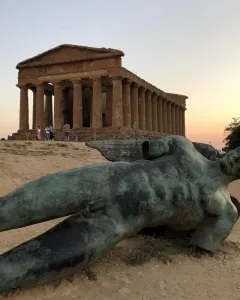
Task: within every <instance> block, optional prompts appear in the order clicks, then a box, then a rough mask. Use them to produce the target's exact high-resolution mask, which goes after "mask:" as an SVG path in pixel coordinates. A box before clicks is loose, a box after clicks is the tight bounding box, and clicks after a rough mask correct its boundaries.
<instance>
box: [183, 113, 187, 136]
mask: <svg viewBox="0 0 240 300" xmlns="http://www.w3.org/2000/svg"><path fill="white" fill-rule="evenodd" d="M185 111H186V108H183V109H182V128H183V136H185V135H186V131H185V130H186V129H185Z"/></svg>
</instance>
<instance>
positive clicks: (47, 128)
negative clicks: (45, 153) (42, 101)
mask: <svg viewBox="0 0 240 300" xmlns="http://www.w3.org/2000/svg"><path fill="white" fill-rule="evenodd" d="M45 134H46V141H49V138H50V130H49V126H48V125H47V126H46V128H45Z"/></svg>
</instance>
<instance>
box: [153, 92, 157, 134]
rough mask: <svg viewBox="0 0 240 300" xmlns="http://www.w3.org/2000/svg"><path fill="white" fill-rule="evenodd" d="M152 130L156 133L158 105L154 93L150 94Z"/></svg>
mask: <svg viewBox="0 0 240 300" xmlns="http://www.w3.org/2000/svg"><path fill="white" fill-rule="evenodd" d="M152 130H153V131H158V103H157V95H156V94H155V93H154V94H152Z"/></svg>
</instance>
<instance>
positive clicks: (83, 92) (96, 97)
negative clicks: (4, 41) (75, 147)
mask: <svg viewBox="0 0 240 300" xmlns="http://www.w3.org/2000/svg"><path fill="white" fill-rule="evenodd" d="M123 56H124V53H123V52H122V51H120V50H115V49H109V48H108V49H106V48H92V47H85V46H75V45H60V46H58V47H55V48H53V49H50V50H48V51H46V52H43V53H41V54H39V55H37V56H34V57H32V58H29V59H27V60H24V61H22V62H20V63H19V64H18V65H17V69H18V70H19V71H18V84H17V86H18V87H19V90H20V114H19V119H20V120H19V130H18V132H17V133H15V134H13V138H14V139H31V138H34V132H35V130H36V128H37V127H38V126H41V128H43V129H44V128H45V126H46V125H49V124H51V125H53V126H54V129H55V132H56V134H57V135H58V138H59V139H61V135H62V128H63V125H64V123H65V122H68V123H69V124H70V126H71V127H72V129H73V130H72V136H74V137H77V138H78V140H88V139H93V138H94V139H98V138H113V137H131V136H132V134H133V132H134V134H135V135H136V133H137V134H138V135H139V136H152V137H160V136H164V135H169V134H177V135H183V136H184V135H185V110H186V99H187V96H184V95H179V94H173V93H166V92H163V91H162V90H160V89H159V88H157V87H155V86H153V85H151V84H150V83H148V82H147V81H145V80H143V79H141V78H140V77H138V76H137V75H135V74H133V73H132V72H130V71H128V70H127V69H125V68H123V67H122V57H123ZM29 92H32V93H33V104H32V107H33V109H32V112H31V113H32V124H31V126H29V99H28V97H29Z"/></svg>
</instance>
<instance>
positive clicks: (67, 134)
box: [63, 122, 71, 142]
mask: <svg viewBox="0 0 240 300" xmlns="http://www.w3.org/2000/svg"><path fill="white" fill-rule="evenodd" d="M63 131H64V135H65V141H68V142H69V137H70V131H71V127H70V125H69V124H68V122H66V123H65V125H64V126H63Z"/></svg>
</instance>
